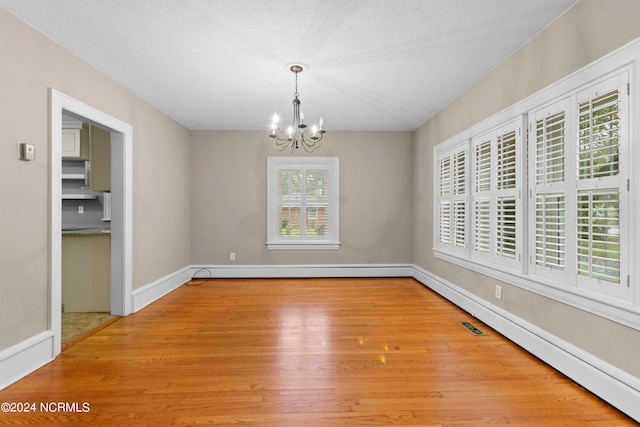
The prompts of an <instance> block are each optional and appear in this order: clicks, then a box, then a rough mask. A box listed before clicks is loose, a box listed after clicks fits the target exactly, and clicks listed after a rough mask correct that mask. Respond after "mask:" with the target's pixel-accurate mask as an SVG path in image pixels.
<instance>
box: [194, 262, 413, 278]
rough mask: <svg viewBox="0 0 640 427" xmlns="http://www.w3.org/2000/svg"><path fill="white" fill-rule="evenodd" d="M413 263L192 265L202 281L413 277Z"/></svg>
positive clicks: (195, 273)
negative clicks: (209, 279)
mask: <svg viewBox="0 0 640 427" xmlns="http://www.w3.org/2000/svg"><path fill="white" fill-rule="evenodd" d="M412 275H413V265H411V264H322V265H320V264H318V265H316V264H310V265H237V266H236V265H192V266H191V277H194V278H201V279H208V278H212V279H241V278H280V277H282V278H291V277H412Z"/></svg>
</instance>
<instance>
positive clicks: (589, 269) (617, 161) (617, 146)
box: [574, 73, 628, 296]
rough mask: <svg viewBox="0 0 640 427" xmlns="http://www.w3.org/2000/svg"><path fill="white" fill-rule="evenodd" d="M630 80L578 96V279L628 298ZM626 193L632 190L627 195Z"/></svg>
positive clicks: (610, 82) (612, 80)
mask: <svg viewBox="0 0 640 427" xmlns="http://www.w3.org/2000/svg"><path fill="white" fill-rule="evenodd" d="M627 83H628V77H627V74H626V73H623V74H619V75H616V76H613V77H611V78H609V79H607V80H604V81H602V82H600V83H598V84H595V85H593V86H591V87H589V88H587V89H585V90H583V91H581V92H579V93H578V94H577V109H578V113H577V117H578V118H577V124H576V138H577V149H576V154H577V158H576V160H575V164H576V169H577V171H576V174H575V175H576V177H577V180H576V195H575V196H574V197H576V204H577V209H576V239H575V245H576V251H577V253H576V254H575V262H576V273H577V275H578V277H577V282H578V284H580V285H583V286H586V287H588V288H591V289H595V290H597V291H598V292H603V293H608V294H613V295H616V296H625V295H627V293H628V288H627V287H626V286H621V284H622V277H623V275H626V269H627V268H628V267H627V266H626V265H623V261H624V259H623V256H622V254H623V252H624V251H623V244H624V243H625V242H624V240H623V238H624V237H625V236H626V235H625V234H624V228H625V227H624V223H625V218H624V215H623V212H622V211H621V205H622V204H624V203H626V197H627V192H626V191H624V190H623V189H622V188H621V187H624V186H625V183H626V179H625V176H626V173H627V172H626V171H625V170H623V168H622V166H621V160H622V159H623V158H624V157H625V155H626V146H627V144H626V140H627V133H626V128H627V126H628V125H627V120H628V106H627V105H628V96H627V93H626V90H627ZM625 190H626V189H625Z"/></svg>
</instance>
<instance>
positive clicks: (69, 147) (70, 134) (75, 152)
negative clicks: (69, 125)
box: [62, 129, 80, 158]
mask: <svg viewBox="0 0 640 427" xmlns="http://www.w3.org/2000/svg"><path fill="white" fill-rule="evenodd" d="M62 157H78V158H79V157H80V129H62Z"/></svg>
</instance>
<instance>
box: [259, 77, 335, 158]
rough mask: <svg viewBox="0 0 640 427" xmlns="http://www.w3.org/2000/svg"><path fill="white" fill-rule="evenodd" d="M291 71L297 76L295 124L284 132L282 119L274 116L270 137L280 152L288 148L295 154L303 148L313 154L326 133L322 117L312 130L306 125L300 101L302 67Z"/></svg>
mask: <svg viewBox="0 0 640 427" xmlns="http://www.w3.org/2000/svg"><path fill="white" fill-rule="evenodd" d="M290 70H291V72H293V73H294V74H295V75H296V91H295V92H294V94H293V123H292V124H291V125H290V126H289V127H287V129H286V130H285V131H283V130H281V129H280V127H279V125H278V122H279V121H280V117H278V115H277V114H274V115H273V121H272V122H271V131H270V133H269V136H270V137H271V139H273V143H274V144H275V146H276V149H277V150H279V151H283V150H286V149H287V148H288V149H289V151H291V152H293V150H294V149H298V148H300V147H302V148H304V149H305V151H307V152H308V153H311V152H312V151H313V150H315V149H316V148H318V147H320V144H321V143H322V137H323V135H324V134H325V132H326V131H324V130H323V129H322V117H321V118H320V121H319V122H318V125H317V126H316V125H313V126H312V127H311V130H309V129H307V128H308V126H307V125H306V124H305V123H304V113H303V112H302V110H301V109H300V99H298V96H299V93H298V73H301V72H302V66H301V65H292V66H291V68H290Z"/></svg>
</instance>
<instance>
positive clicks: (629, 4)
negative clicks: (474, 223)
mask: <svg viewBox="0 0 640 427" xmlns="http://www.w3.org/2000/svg"><path fill="white" fill-rule="evenodd" d="M639 16H640V2H638V1H637V0H607V1H604V0H582V1H581V2H579V3H578V4H577V5H576V6H574V7H573V8H572V9H570V10H569V11H568V12H566V13H565V14H564V15H562V16H561V17H560V18H559V19H557V20H556V21H555V22H554V23H552V24H551V25H550V26H549V27H547V28H546V29H545V30H544V31H543V32H541V33H540V34H538V35H537V36H536V37H535V38H534V39H532V40H531V41H530V42H529V43H527V44H526V45H525V46H523V47H522V48H521V49H519V50H518V51H517V52H516V53H515V54H514V55H512V56H511V57H510V58H508V59H507V60H506V61H504V62H503V63H502V64H501V65H500V66H498V67H497V68H496V69H494V70H493V71H492V72H491V73H489V74H488V75H486V76H485V77H484V78H483V79H482V80H480V81H479V82H478V83H477V84H475V85H474V86H473V87H471V88H470V89H469V90H467V91H466V92H465V93H463V94H462V95H461V96H460V97H459V98H458V99H456V100H455V101H454V102H452V103H451V104H450V105H449V106H448V107H447V108H445V109H444V110H442V111H441V112H439V113H438V114H437V115H436V116H435V117H434V118H432V119H431V120H429V121H427V123H425V124H424V125H423V126H422V127H421V128H420V129H418V130H417V131H416V133H415V150H416V151H415V167H414V171H415V182H416V185H415V191H416V193H415V199H416V205H415V208H416V211H415V214H414V217H415V225H414V233H415V237H414V262H415V263H416V264H417V265H419V266H421V267H423V268H425V269H427V270H429V271H431V272H433V273H435V274H437V275H438V276H440V277H443V278H444V279H446V280H449V281H451V282H453V283H455V284H456V285H458V286H461V287H463V288H465V289H467V290H468V291H470V292H472V293H474V294H475V295H477V296H479V297H480V298H483V299H485V300H488V301H490V302H491V303H493V304H498V305H499V306H501V307H502V308H504V309H506V310H508V311H509V312H511V313H513V314H515V315H517V316H520V317H522V318H524V319H525V320H528V321H529V322H532V323H533V324H535V325H537V326H539V327H541V328H542V329H545V330H547V331H549V332H551V333H553V334H554V335H557V336H558V337H560V338H562V339H565V340H567V341H569V342H570V343H573V344H574V345H576V346H578V347H581V348H583V349H584V350H586V351H588V352H590V353H593V354H594V355H596V356H598V357H600V358H602V359H604V360H605V361H608V362H609V363H611V364H613V365H615V366H618V367H620V368H622V369H623V370H625V371H627V372H629V373H632V374H633V375H635V376H639V377H640V365H638V363H637V355H638V354H640V331H637V330H634V329H631V328H628V327H625V326H621V325H619V324H616V323H614V322H611V321H608V320H605V319H602V318H600V317H598V316H594V315H592V314H589V313H586V312H584V311H581V310H578V309H575V308H572V307H569V306H566V305H564V304H561V303H558V302H555V301H553V300H549V299H547V298H545V297H542V296H539V295H536V294H533V293H531V292H527V291H525V290H522V289H520V288H516V287H513V286H509V285H507V284H502V285H503V299H502V301H498V300H496V299H495V298H493V290H494V287H495V284H496V283H497V282H495V281H494V280H492V279H490V278H488V277H485V276H483V275H480V274H476V273H473V272H471V271H469V270H466V269H464V268H461V267H457V266H455V265H453V264H450V263H447V262H444V261H441V260H438V259H436V258H434V256H433V251H432V250H431V248H432V242H433V233H432V231H433V226H432V221H433V211H432V209H433V205H432V200H433V176H432V165H433V146H434V145H436V144H438V143H440V142H442V141H444V140H446V139H448V138H450V137H452V136H454V135H456V134H457V133H459V132H461V131H463V130H465V129H466V128H468V127H470V126H471V125H473V124H476V123H478V122H480V121H482V120H484V119H486V118H488V117H490V116H492V115H493V114H496V113H498V112H499V111H501V110H503V109H505V108H507V107H509V106H510V105H512V104H514V103H516V102H517V101H520V100H521V99H523V98H525V97H527V96H529V95H531V94H533V93H535V92H537V91H539V90H540V89H543V88H544V87H546V86H548V85H549V84H551V83H553V82H555V81H557V80H559V79H561V78H563V77H565V76H566V75H568V74H570V73H572V72H574V71H576V70H577V69H579V68H581V67H583V66H585V65H587V64H589V63H590V62H592V61H594V60H596V59H598V58H600V57H602V56H604V55H606V54H607V53H609V52H611V51H613V50H615V49H617V48H618V47H620V46H622V45H624V44H626V43H628V42H630V41H632V40H634V39H635V38H637V37H639V36H640V25H638V24H637V18H638V17H639ZM636 194H637V196H638V197H640V194H638V193H636Z"/></svg>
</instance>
